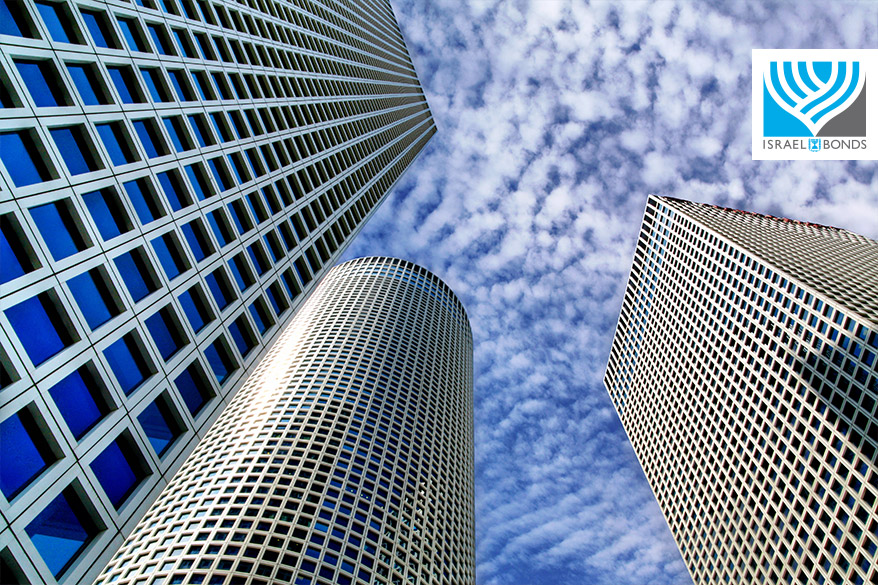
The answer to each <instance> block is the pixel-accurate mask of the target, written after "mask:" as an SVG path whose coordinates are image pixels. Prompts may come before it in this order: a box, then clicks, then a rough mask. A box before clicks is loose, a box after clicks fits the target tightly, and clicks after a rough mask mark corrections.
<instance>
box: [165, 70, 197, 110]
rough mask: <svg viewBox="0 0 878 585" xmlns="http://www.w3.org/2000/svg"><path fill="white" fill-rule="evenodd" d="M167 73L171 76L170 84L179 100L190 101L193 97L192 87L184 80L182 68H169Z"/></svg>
mask: <svg viewBox="0 0 878 585" xmlns="http://www.w3.org/2000/svg"><path fill="white" fill-rule="evenodd" d="M168 75H170V76H171V85H172V86H174V91H175V92H176V94H177V99H178V100H180V101H181V102H191V101H193V100H194V99H195V95H194V94H193V93H192V88H191V87H190V86H189V82H188V81H186V75H185V72H184V71H183V70H182V69H172V70H169V71H168Z"/></svg>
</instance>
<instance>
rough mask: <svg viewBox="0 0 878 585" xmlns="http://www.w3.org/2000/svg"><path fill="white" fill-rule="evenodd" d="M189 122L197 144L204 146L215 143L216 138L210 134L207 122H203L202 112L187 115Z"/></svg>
mask: <svg viewBox="0 0 878 585" xmlns="http://www.w3.org/2000/svg"><path fill="white" fill-rule="evenodd" d="M189 124H190V125H191V126H192V131H193V132H194V133H195V138H196V139H197V140H198V144H199V146H201V147H202V148H204V147H207V146H213V145H214V144H216V140H214V139H213V134H211V132H210V130H209V129H208V127H207V124H205V122H204V115H203V114H193V115H191V116H189Z"/></svg>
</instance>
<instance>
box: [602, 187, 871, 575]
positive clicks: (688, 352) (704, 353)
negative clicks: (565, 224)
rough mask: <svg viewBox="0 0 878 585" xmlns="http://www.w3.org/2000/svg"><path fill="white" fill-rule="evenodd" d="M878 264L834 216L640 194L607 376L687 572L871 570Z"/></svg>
mask: <svg viewBox="0 0 878 585" xmlns="http://www.w3.org/2000/svg"><path fill="white" fill-rule="evenodd" d="M806 250H807V252H808V254H807V255H804V252H805V251H806ZM769 258H770V259H769ZM830 259H831V261H830ZM876 268H878V242H875V241H873V240H869V239H868V238H864V237H862V236H859V235H857V234H853V233H851V232H847V231H845V230H840V229H837V228H832V227H827V226H820V225H815V224H805V223H800V222H793V221H791V220H786V219H781V218H773V217H769V216H762V215H757V214H752V213H746V212H740V211H737V210H731V209H724V208H718V207H714V206H709V205H700V204H694V203H690V202H685V201H680V200H675V199H670V198H659V197H654V196H651V197H650V199H649V202H648V204H647V208H646V212H645V215H644V221H643V229H642V231H641V234H640V238H639V240H638V243H637V248H636V251H635V256H634V265H633V268H632V271H631V276H630V278H629V281H628V287H627V290H626V293H625V298H624V301H623V306H622V312H621V315H620V318H619V323H618V325H617V329H616V336H615V339H614V341H613V346H612V350H611V352H610V358H609V364H608V367H607V372H606V375H605V378H604V382H605V384H606V386H607V389H608V391H609V394H610V397H611V398H612V400H613V404H614V405H615V407H616V411H617V413H618V415H619V418H620V419H621V421H622V424H623V426H624V427H625V430H626V432H627V433H628V436H629V438H630V440H631V443H632V445H633V446H634V450H635V453H636V454H637V456H638V458H639V460H640V462H641V465H642V466H643V470H644V473H645V474H646V477H647V479H648V481H649V483H650V485H651V486H652V489H653V492H654V493H655V495H656V498H657V500H658V502H659V505H660V507H661V508H662V511H663V512H664V514H665V517H666V518H667V520H668V524H669V525H670V528H671V532H672V533H673V535H674V538H675V539H676V541H677V544H678V546H679V548H680V552H681V554H682V557H683V560H684V562H685V563H686V565H687V566H688V568H689V571H690V574H691V575H692V577H693V580H694V581H695V582H696V583H716V582H735V583H758V582H764V583H874V582H875V581H876V579H878V557H876V544H878V507H876V494H878V466H876V453H878V445H876V437H878V416H876V404H878V371H876V355H878V328H876V318H875V317H876V314H875V312H874V310H873V307H874V298H875V296H874V295H875V286H876V283H878V280H876V279H875V278H874V275H875V274H878V272H876ZM821 271H822V273H821ZM824 277H825V278H824ZM670 356H672V357H670Z"/></svg>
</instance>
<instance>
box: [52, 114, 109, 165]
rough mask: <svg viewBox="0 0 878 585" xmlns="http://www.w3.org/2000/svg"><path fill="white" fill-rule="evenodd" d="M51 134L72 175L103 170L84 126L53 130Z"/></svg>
mask: <svg viewBox="0 0 878 585" xmlns="http://www.w3.org/2000/svg"><path fill="white" fill-rule="evenodd" d="M49 133H50V134H51V135H52V139H53V140H54V141H55V146H56V147H57V148H58V151H59V152H60V153H61V158H62V159H63V160H64V163H65V164H66V165H67V170H68V171H69V172H70V174H71V175H81V174H82V173H89V172H92V171H97V170H99V169H101V168H103V167H102V165H101V164H100V162H99V161H98V159H97V157H95V156H94V152H95V149H94V146H93V145H92V143H91V139H89V137H88V135H87V134H86V132H85V127H84V126H82V125H79V126H68V127H66V128H53V129H51V130H49Z"/></svg>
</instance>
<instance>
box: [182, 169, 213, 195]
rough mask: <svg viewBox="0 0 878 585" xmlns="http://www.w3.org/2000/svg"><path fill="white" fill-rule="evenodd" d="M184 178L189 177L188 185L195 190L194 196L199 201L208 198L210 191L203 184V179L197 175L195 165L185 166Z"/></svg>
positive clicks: (199, 174)
mask: <svg viewBox="0 0 878 585" xmlns="http://www.w3.org/2000/svg"><path fill="white" fill-rule="evenodd" d="M186 176H188V177H189V183H190V184H191V185H192V188H193V189H195V195H196V196H197V197H198V199H199V200H201V201H203V200H204V199H207V198H208V197H210V190H209V188H208V187H207V185H205V184H204V179H203V178H202V176H201V173H199V172H198V171H197V170H196V168H195V165H186Z"/></svg>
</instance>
